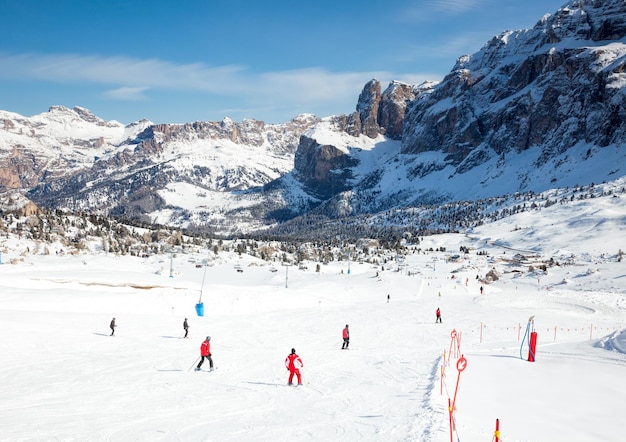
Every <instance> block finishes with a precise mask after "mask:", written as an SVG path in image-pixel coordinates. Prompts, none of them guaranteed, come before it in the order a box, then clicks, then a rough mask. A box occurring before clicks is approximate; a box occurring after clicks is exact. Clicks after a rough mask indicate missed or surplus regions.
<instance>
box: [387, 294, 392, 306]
mask: <svg viewBox="0 0 626 442" xmlns="http://www.w3.org/2000/svg"><path fill="white" fill-rule="evenodd" d="M390 299H391V295H387V304H389V300H390Z"/></svg>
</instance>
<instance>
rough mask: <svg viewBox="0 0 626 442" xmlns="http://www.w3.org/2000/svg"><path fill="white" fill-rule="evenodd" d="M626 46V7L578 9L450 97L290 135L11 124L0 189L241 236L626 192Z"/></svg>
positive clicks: (477, 62) (70, 122)
mask: <svg viewBox="0 0 626 442" xmlns="http://www.w3.org/2000/svg"><path fill="white" fill-rule="evenodd" d="M625 35H626V3H625V2H624V1H623V0H605V1H579V0H573V1H570V2H568V3H567V4H565V5H564V6H563V7H562V8H560V9H559V10H558V11H556V13H554V14H547V15H545V16H544V17H542V18H541V19H540V20H539V21H538V23H537V24H536V26H535V27H534V28H533V29H530V30H522V31H515V32H512V31H507V32H504V33H502V34H501V35H499V36H496V37H494V38H493V39H492V40H490V41H489V42H487V44H485V46H484V47H483V48H482V49H481V50H480V51H478V52H477V53H475V54H473V55H468V56H463V57H460V58H459V59H458V61H457V63H456V65H455V66H454V68H453V69H452V71H451V72H450V74H449V75H448V76H446V78H445V79H444V80H443V81H442V82H440V83H438V84H435V83H425V84H422V85H409V84H404V83H400V82H392V83H391V84H390V85H389V86H388V87H387V88H386V89H385V90H384V91H383V90H382V87H381V84H380V82H379V81H378V80H376V79H374V80H372V81H370V82H368V83H367V84H366V85H365V86H364V88H363V92H362V93H361V94H360V96H359V97H358V101H357V104H356V109H355V112H354V113H352V114H350V115H336V116H330V117H326V118H318V117H315V116H313V115H300V116H297V117H295V118H294V119H293V120H291V121H289V122H286V123H284V124H276V125H266V124H264V123H263V122H261V121H257V120H244V121H243V122H240V123H237V122H234V121H232V120H230V119H228V118H225V119H224V120H223V121H221V122H195V123H189V124H183V125H178V124H177V125H174V124H159V125H155V124H152V123H150V122H148V121H140V122H137V123H135V124H132V125H129V126H126V127H124V126H123V125H121V124H119V123H118V122H115V121H111V122H106V121H103V120H101V119H99V118H97V117H95V116H94V115H93V114H91V113H90V112H89V111H87V110H85V109H82V108H78V107H77V108H74V109H66V108H61V107H53V108H51V109H50V111H49V112H46V113H44V114H41V115H37V116H34V117H30V118H26V117H22V116H20V115H17V114H14V113H10V112H0V191H5V192H6V191H15V190H18V191H23V192H27V194H28V196H29V197H30V198H31V199H32V200H33V201H35V202H36V203H38V204H40V205H45V206H48V207H54V208H67V209H71V210H79V211H96V212H98V213H104V214H111V215H118V216H123V217H128V218H135V219H139V220H142V221H145V222H150V223H160V224H168V225H172V226H177V227H184V228H190V229H199V230H204V231H208V232H218V233H226V234H236V233H242V232H244V233H245V232H250V231H252V230H257V229H268V228H271V227H272V226H275V225H277V224H279V223H281V222H283V221H285V220H289V219H293V218H295V217H309V216H312V217H319V216H321V217H327V218H331V219H335V218H338V217H342V218H343V217H346V216H359V215H364V214H373V213H377V212H380V211H384V210H389V209H394V208H404V207H410V206H418V205H424V204H433V203H437V204H440V203H445V202H450V201H462V200H476V199H480V198H487V197H493V196H498V195H503V194H512V193H515V192H525V191H533V192H540V191H544V190H547V189H551V188H558V187H560V188H564V187H573V186H577V185H588V184H591V183H600V182H603V181H613V180H616V179H618V178H620V177H622V176H624V175H625V171H624V164H626V155H625V153H624V143H625V142H626V123H625V121H626V118H625V117H626V98H625V93H626V89H625V88H624V85H625V84H626V81H625V80H626V76H625V75H626V74H624V73H623V71H624V59H625V55H626V44H625V43H626V41H625ZM303 224H304V225H305V224H306V223H303Z"/></svg>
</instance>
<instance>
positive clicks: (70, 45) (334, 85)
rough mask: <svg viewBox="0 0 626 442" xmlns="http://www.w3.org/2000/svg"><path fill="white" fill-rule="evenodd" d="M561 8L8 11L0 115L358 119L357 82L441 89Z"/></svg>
mask: <svg viewBox="0 0 626 442" xmlns="http://www.w3.org/2000/svg"><path fill="white" fill-rule="evenodd" d="M565 3H566V0H526V1H513V0H413V1H410V0H365V1H364V0H360V1H353V0H341V1H337V0H332V1H327V0H315V1H304V2H302V1H293V0H290V1H285V0H271V1H254V0H227V1H225V0H221V1H218V0H202V1H199V0H106V1H101V0H89V1H86V0H55V1H51V0H4V1H2V7H1V11H2V13H1V14H0V109H2V110H6V111H11V112H17V113H19V114H22V115H24V116H32V115H35V114H39V113H42V112H45V111H47V110H48V108H49V107H50V106H52V105H62V106H66V107H74V106H82V107H85V108H87V109H89V110H91V111H92V112H93V113H94V114H96V115H97V116H99V117H101V118H104V119H106V120H118V121H120V122H122V123H126V124H127V123H131V122H133V121H137V120H139V119H142V118H147V119H149V120H151V121H153V122H155V123H186V122H193V121H220V120H221V119H222V118H224V117H226V116H228V117H230V118H232V119H233V120H235V121H241V120H242V119H244V118H255V119H258V120H263V121H265V122H267V123H282V122H285V121H288V120H290V119H291V118H293V117H294V116H296V115H297V114H299V113H313V114H316V115H317V116H320V117H325V116H329V115H335V114H347V113H350V112H353V111H354V109H355V106H356V101H357V99H358V95H359V93H360V92H361V90H362V88H363V86H364V84H365V83H366V82H367V81H369V80H371V79H372V78H377V79H379V80H380V81H381V82H382V84H383V88H385V87H386V86H387V84H388V83H389V82H390V81H391V80H400V81H405V82H408V83H413V84H418V83H421V82H422V81H424V80H441V79H442V78H443V77H444V76H445V75H446V74H447V73H448V72H449V71H450V70H451V69H452V67H453V66H454V63H455V61H456V59H457V58H458V57H459V56H461V55H464V54H471V53H474V52H476V51H478V50H479V49H480V48H481V47H482V46H483V44H484V43H485V42H487V40H489V39H490V38H491V37H493V36H494V35H497V34H499V33H500V32H502V31H505V30H517V29H526V28H531V27H533V26H534V25H535V23H536V22H537V21H538V20H539V18H541V17H542V16H543V15H544V14H546V13H553V12H554V11H556V10H557V9H558V8H559V7H560V6H562V5H563V4H565Z"/></svg>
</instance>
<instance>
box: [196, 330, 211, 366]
mask: <svg viewBox="0 0 626 442" xmlns="http://www.w3.org/2000/svg"><path fill="white" fill-rule="evenodd" d="M204 358H207V359H208V360H209V371H213V358H211V337H210V336H207V337H206V339H205V340H204V341H202V345H200V362H199V363H198V366H197V367H196V371H200V370H201V368H200V367H202V364H204Z"/></svg>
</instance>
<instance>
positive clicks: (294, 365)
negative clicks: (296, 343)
mask: <svg viewBox="0 0 626 442" xmlns="http://www.w3.org/2000/svg"><path fill="white" fill-rule="evenodd" d="M303 366H304V364H302V359H300V356H298V355H297V354H296V349H295V348H292V349H291V353H290V354H289V356H287V359H285V367H287V369H288V370H289V385H293V376H294V375H295V376H296V377H297V378H298V385H302V375H301V374H300V369H301V368H302V367H303Z"/></svg>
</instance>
